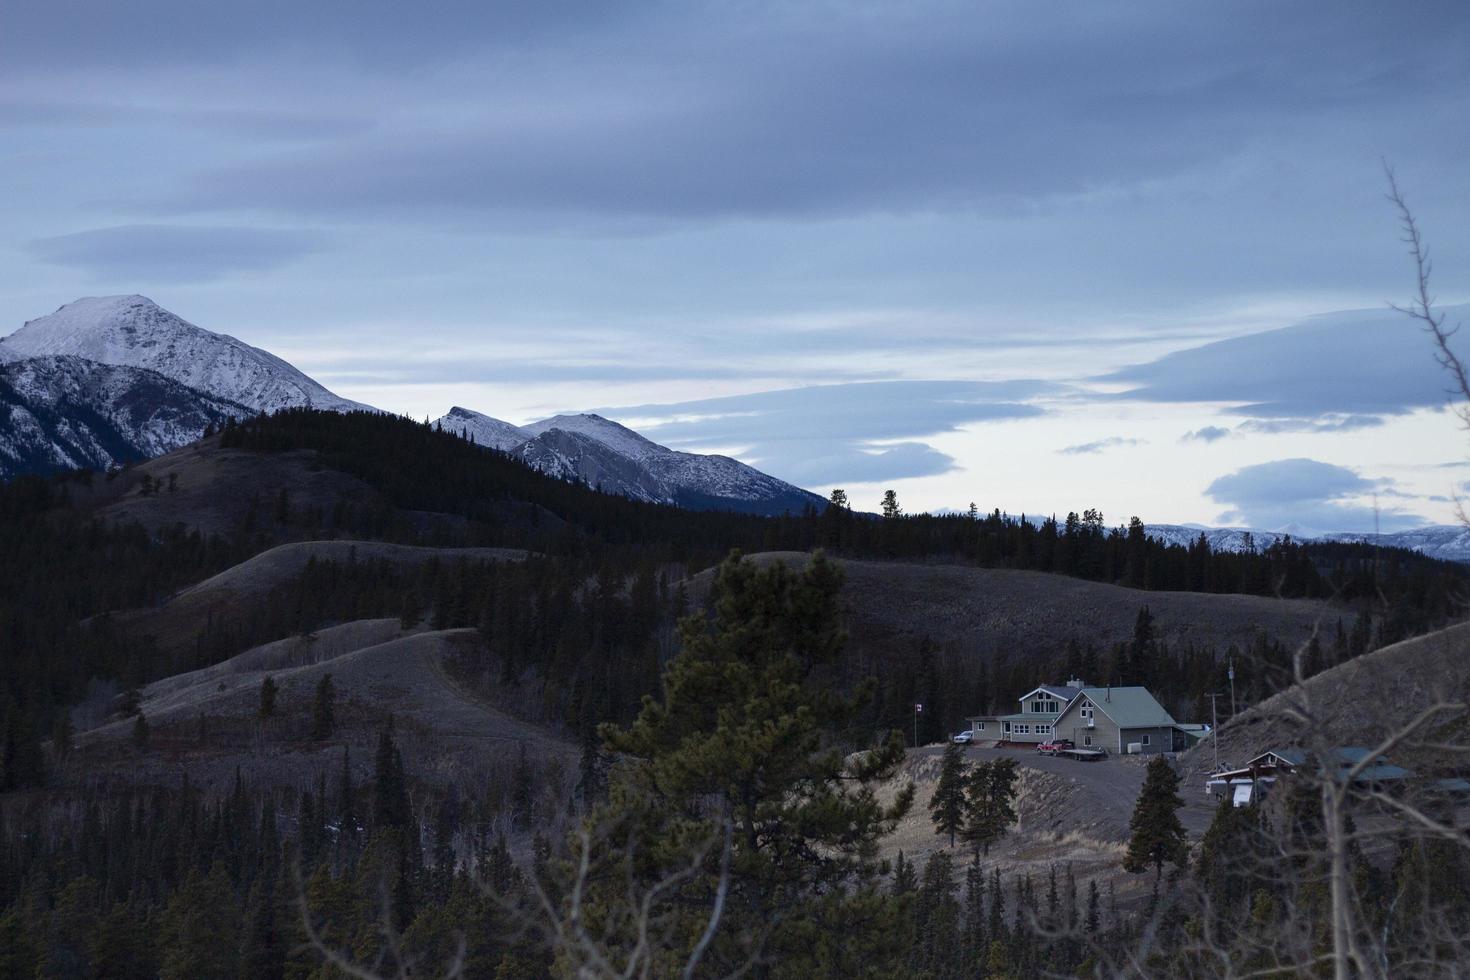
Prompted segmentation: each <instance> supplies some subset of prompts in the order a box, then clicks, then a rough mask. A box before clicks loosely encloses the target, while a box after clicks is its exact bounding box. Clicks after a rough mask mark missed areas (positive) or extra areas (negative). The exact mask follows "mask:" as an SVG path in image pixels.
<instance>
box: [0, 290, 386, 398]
mask: <svg viewBox="0 0 1470 980" xmlns="http://www.w3.org/2000/svg"><path fill="white" fill-rule="evenodd" d="M0 350H3V351H4V352H5V354H3V355H0V360H15V359H18V358H30V357H46V356H53V355H55V356H69V357H80V358H84V359H86V360H89V361H96V362H98V363H99V364H112V365H117V366H120V367H137V368H147V369H149V370H153V371H157V372H158V373H159V374H162V375H163V376H164V377H166V378H170V379H172V380H174V381H177V382H179V383H180V384H183V385H187V386H188V387H190V388H195V389H198V390H200V391H203V392H207V393H208V394H210V395H213V396H215V397H217V398H223V399H225V400H227V401H231V402H237V403H239V404H241V405H244V406H246V407H247V408H250V409H253V410H255V411H275V410H277V409H281V408H291V407H296V406H302V405H311V406H314V407H316V408H326V409H333V410H336V411H350V410H353V409H365V408H367V407H368V406H366V405H360V404H358V403H357V402H352V401H348V400H347V399H345V398H339V397H338V396H337V395H334V394H333V393H332V392H330V391H328V390H327V389H326V388H324V387H322V386H321V385H320V384H318V383H317V382H315V381H313V380H312V379H311V378H309V377H307V376H306V375H304V374H302V373H301V372H300V371H298V370H296V368H294V367H292V366H291V365H290V364H287V363H286V362H285V361H283V360H281V359H280V358H278V357H276V356H275V355H273V354H270V353H267V352H266V351H263V350H260V349H258V348H255V347H251V346H250V345H249V344H247V343H245V342H244V341H241V340H237V339H235V338H234V337H230V336H228V335H226V334H218V333H213V332H212V331H209V330H205V329H204V328H202V327H197V326H195V325H194V324H192V323H190V322H188V321H187V320H185V319H183V318H182V317H179V316H176V315H175V314H173V313H170V312H169V311H168V310H166V309H164V308H163V307H161V306H159V305H158V304H157V303H155V302H153V300H151V299H149V298H148V297H146V296H140V295H138V294H136V293H133V294H129V295H121V296H85V297H83V298H81V299H78V300H76V301H74V302H71V303H67V304H66V305H65V306H63V307H61V308H60V309H58V310H57V311H56V312H55V313H52V314H50V315H48V316H43V317H39V318H37V319H35V320H30V321H27V322H26V324H25V326H23V327H21V328H20V329H19V330H17V331H16V332H15V333H13V334H11V335H10V336H9V337H6V338H4V339H3V340H0ZM6 355H13V356H6Z"/></svg>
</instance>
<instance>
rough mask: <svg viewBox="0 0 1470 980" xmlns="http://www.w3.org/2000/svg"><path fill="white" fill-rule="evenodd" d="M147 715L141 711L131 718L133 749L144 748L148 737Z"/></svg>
mask: <svg viewBox="0 0 1470 980" xmlns="http://www.w3.org/2000/svg"><path fill="white" fill-rule="evenodd" d="M149 734H150V733H149V730H148V717H147V716H146V715H144V714H143V712H141V711H140V712H138V714H137V717H135V718H134V719H133V734H132V742H133V748H135V749H146V748H147V747H148V739H149Z"/></svg>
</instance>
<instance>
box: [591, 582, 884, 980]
mask: <svg viewBox="0 0 1470 980" xmlns="http://www.w3.org/2000/svg"><path fill="white" fill-rule="evenodd" d="M841 582H842V576H841V573H840V571H839V570H838V568H837V567H836V566H835V565H834V564H833V563H832V562H830V561H829V560H827V559H826V558H825V557H824V556H822V555H821V554H817V555H816V556H814V557H813V559H812V560H811V562H810V565H809V566H808V568H807V569H806V571H805V572H801V573H795V572H792V571H791V570H789V569H788V568H787V567H786V566H784V565H781V564H777V565H773V566H769V567H766V568H760V567H757V566H756V565H754V564H753V563H751V562H747V561H744V560H743V559H741V557H740V556H739V555H738V554H735V555H732V556H731V557H730V558H729V559H728V560H727V561H726V562H725V563H724V564H722V565H721V567H720V569H719V572H718V574H717V575H716V578H715V587H714V592H713V595H714V598H715V614H714V616H713V618H712V619H707V618H706V617H704V616H701V615H694V616H691V617H689V618H687V619H685V620H684V622H683V623H682V624H681V627H680V638H681V640H682V647H683V649H682V650H681V652H680V653H679V654H678V655H677V656H676V657H675V658H674V659H673V660H672V661H671V662H670V664H669V666H668V668H667V670H666V672H665V675H664V684H663V697H662V698H661V699H659V700H654V699H652V698H646V699H645V700H644V704H643V709H642V711H641V712H640V714H639V716H638V718H637V720H636V721H635V722H634V723H633V725H632V726H631V727H630V728H628V729H625V730H618V729H616V728H612V727H605V728H604V737H605V739H606V740H607V742H608V746H609V748H610V749H611V750H613V751H615V752H618V753H620V754H621V755H622V760H623V761H622V762H621V763H620V765H619V768H618V769H617V770H616V771H615V782H614V785H613V787H612V791H611V793H610V796H609V803H608V804H607V805H605V806H604V807H601V808H599V811H598V812H597V813H596V814H595V815H594V822H595V823H596V824H599V825H602V826H617V827H622V828H625V829H624V830H623V831H622V833H621V834H619V835H618V836H617V837H609V841H608V843H609V846H608V847H606V848H605V849H604V851H605V853H604V854H603V855H602V862H599V863H600V864H606V863H607V862H609V861H611V862H613V864H612V866H611V867H610V868H608V871H607V874H608V878H607V886H606V890H605V891H599V892H598V894H596V895H594V896H589V901H591V900H599V902H598V904H599V906H600V907H601V908H603V909H604V913H605V914H610V915H612V918H611V919H610V920H609V921H611V922H613V923H618V924H620V925H621V927H622V928H625V929H626V928H630V927H634V926H635V918H637V917H639V913H638V912H637V910H635V909H632V908H628V907H627V906H626V905H624V904H621V903H624V902H625V901H626V900H625V898H624V896H626V895H627V894H628V888H629V877H628V876H629V875H630V874H632V875H634V876H635V879H634V880H635V881H639V880H641V881H645V882H647V881H649V880H650V879H653V880H661V879H663V878H664V876H666V875H668V874H670V873H671V872H673V871H674V870H675V869H677V868H682V867H686V866H688V862H689V860H690V857H689V854H690V850H689V849H690V848H691V847H694V848H696V850H695V851H694V853H696V854H701V853H702V854H705V855H706V857H705V859H704V860H703V861H701V862H700V866H701V869H702V871H701V873H700V874H699V875H697V876H696V877H695V878H694V879H691V880H689V881H688V882H687V884H685V885H684V886H683V887H680V888H675V889H669V890H668V898H667V899H665V900H661V901H660V902H659V903H658V904H657V906H656V907H655V908H654V909H653V910H652V911H651V912H650V914H657V915H658V916H659V917H660V918H661V919H662V920H664V921H668V920H672V921H673V922H676V923H678V922H682V923H684V924H685V928H681V929H676V931H675V933H674V934H675V935H680V936H684V937H687V938H686V939H684V940H682V941H683V942H688V943H691V944H692V943H693V941H694V940H695V939H696V938H698V936H699V935H700V931H701V929H703V928H704V927H705V924H706V922H707V920H708V915H709V908H710V905H709V901H708V899H709V896H710V895H711V894H712V890H713V889H714V887H715V877H716V876H717V875H718V869H719V868H720V867H722V866H724V865H725V858H724V857H722V855H723V854H725V853H728V854H729V859H728V872H727V873H728V883H729V887H728V892H727V897H726V905H725V907H724V911H723V916H722V918H721V920H720V922H719V928H718V929H717V930H716V933H715V934H714V935H713V936H712V937H711V941H710V944H709V946H708V947H707V949H706V952H705V953H704V959H703V961H702V965H701V972H704V971H708V972H710V973H712V974H721V973H724V972H727V971H729V970H731V969H740V968H742V967H743V966H744V965H746V964H748V961H749V948H750V947H749V945H748V944H749V943H750V942H751V941H752V939H754V940H755V941H757V942H758V943H759V944H760V946H761V947H762V948H763V949H765V950H766V955H767V956H768V957H770V958H772V959H779V960H780V961H781V962H782V972H783V973H790V974H791V975H802V974H803V972H807V973H809V972H811V971H813V970H817V971H820V970H823V969H825V968H826V967H825V966H823V963H825V962H826V960H824V959H823V957H824V956H826V955H827V952H828V951H830V947H814V945H813V943H812V941H811V939H812V935H813V933H812V928H813V926H814V924H815V923H817V922H820V923H821V929H822V930H823V934H827V935H834V936H842V937H843V938H844V941H845V942H846V948H845V950H844V951H843V953H842V956H843V957H844V958H845V959H848V960H853V961H856V962H862V961H863V960H864V959H869V960H871V962H870V963H869V964H868V968H881V966H880V965H881V964H883V963H896V962H897V961H898V960H899V958H900V957H901V955H902V953H901V951H899V950H895V949H893V948H891V946H890V945H889V944H888V943H886V942H884V941H883V939H882V935H883V932H884V931H885V929H887V928H898V925H897V923H898V914H899V912H900V910H901V907H902V906H901V903H900V900H898V899H895V898H893V897H892V896H891V895H889V894H885V893H884V892H883V891H881V890H880V889H879V888H878V884H877V881H876V873H877V870H878V863H877V846H878V842H879V840H880V839H881V838H882V837H884V836H885V835H887V834H888V833H891V832H892V830H893V828H894V826H895V825H896V824H897V821H898V820H899V819H900V818H901V817H902V816H903V815H904V814H905V813H906V812H907V811H908V809H909V808H910V806H911V805H912V802H913V792H912V788H911V787H909V788H906V789H904V790H902V791H900V793H899V794H898V798H897V799H896V800H895V801H894V802H893V803H892V804H886V805H885V804H884V803H881V802H880V801H879V800H878V798H877V796H876V793H875V786H876V784H877V782H878V781H879V780H882V779H886V778H888V777H890V776H891V775H892V773H893V772H894V771H895V769H896V768H897V766H898V764H899V763H900V762H901V761H902V759H903V755H904V750H903V740H902V736H901V735H899V734H898V733H897V732H893V733H890V737H889V738H888V740H887V741H886V742H885V743H883V745H882V746H881V747H880V748H878V749H873V750H869V751H867V752H860V753H857V754H855V755H854V754H852V753H850V751H849V749H850V746H847V745H844V744H842V743H840V742H836V741H834V740H833V738H832V733H833V732H839V731H844V730H847V729H848V726H849V725H850V724H851V719H852V718H853V717H854V716H855V715H856V713H857V712H858V711H859V710H860V709H861V708H862V707H863V705H864V703H865V700H866V693H867V692H866V691H864V692H861V693H860V695H859V696H858V697H857V698H854V697H852V696H850V695H845V694H843V693H841V692H840V691H838V690H837V689H836V688H834V686H833V685H831V684H827V683H822V682H821V681H820V677H821V676H822V673H821V672H822V671H823V670H824V669H829V668H830V667H831V666H832V665H834V664H836V663H837V662H838V660H839V658H840V656H841V652H842V648H843V642H844V637H843V635H842V632H841V630H840V628H839V615H840V610H839V600H838V597H839V590H840V588H841ZM630 829H631V831H632V833H631V836H630ZM722 839H723V840H728V841H729V844H728V847H729V851H728V852H726V851H724V847H723V846H721V845H719V844H718V843H716V844H714V845H713V846H711V844H710V843H709V842H719V841H721V840H722ZM624 841H626V842H627V843H626V844H625V843H622V842H624ZM599 880H600V876H599ZM661 894H662V893H661ZM858 922H863V923H864V924H865V927H864V928H859V927H858V926H857V923H858ZM885 922H886V923H888V925H887V926H885V925H884V923H885ZM672 952H673V955H674V956H675V957H679V956H681V955H682V954H683V952H684V950H683V949H675V950H673V951H672ZM756 972H757V973H758V974H760V973H766V972H769V971H768V968H765V967H763V966H761V965H759V964H758V965H757V968H756Z"/></svg>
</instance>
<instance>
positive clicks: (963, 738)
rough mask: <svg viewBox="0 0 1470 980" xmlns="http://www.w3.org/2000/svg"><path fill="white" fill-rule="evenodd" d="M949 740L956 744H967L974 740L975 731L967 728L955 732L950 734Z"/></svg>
mask: <svg viewBox="0 0 1470 980" xmlns="http://www.w3.org/2000/svg"><path fill="white" fill-rule="evenodd" d="M949 740H950V741H951V742H953V743H955V744H956V745H969V744H970V743H971V742H973V741H975V733H974V732H972V731H970V730H969V729H966V730H965V731H963V732H956V733H955V734H953V735H951V736H950V737H949Z"/></svg>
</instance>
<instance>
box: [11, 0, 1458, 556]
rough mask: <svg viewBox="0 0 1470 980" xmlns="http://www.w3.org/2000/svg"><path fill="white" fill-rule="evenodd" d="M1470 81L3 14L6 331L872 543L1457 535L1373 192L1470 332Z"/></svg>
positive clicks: (68, 0)
mask: <svg viewBox="0 0 1470 980" xmlns="http://www.w3.org/2000/svg"><path fill="white" fill-rule="evenodd" d="M1466 51H1470V9H1467V8H1466V6H1465V4H1464V3H1463V2H1444V3H1417V2H1410V3H1403V4H1392V5H1390V4H1384V3H1381V2H1352V0H1332V2H1326V0H1323V2H1318V3H1311V2H1302V3H1290V4H1283V3H1280V2H1276V0H1272V2H1262V3H1229V2H1225V3H1211V4H1184V3H1179V2H1177V0H1160V2H1126V3H1125V2H1119V3H1097V2H1095V0H1086V2H1066V0H1059V2H1051V3H1045V4H1038V3H1035V2H1031V0H1021V2H1014V3H996V2H974V0H968V2H955V3H946V2H929V0H904V2H872V3H866V2H836V0H810V2H804V3H790V2H770V3H766V2H759V0H722V2H710V3H704V2H699V0H682V2H678V3H673V2H659V3H632V2H630V3H607V2H603V0H596V2H559V0H530V2H524V3H521V2H514V3H512V2H496V0H440V2H436V3H433V4H411V3H406V2H394V0H358V2H353V3H344V2H317V0H252V2H248V3H231V4H212V3H200V2H198V0H9V2H7V3H6V4H5V5H4V7H3V10H0V187H3V188H4V194H3V195H0V209H3V215H4V220H3V221H0V256H3V261H0V332H8V330H10V329H13V328H16V327H19V326H20V324H21V323H22V322H23V321H24V320H26V319H28V318H31V317H35V316H38V315H41V314H43V313H47V312H50V311H51V310H53V309H55V308H56V307H57V306H59V305H61V304H62V303H64V302H67V301H69V300H71V299H74V298H76V297H78V296H82V295H98V294H106V293H119V292H127V293H132V292H139V293H144V294H146V295H148V296H150V297H152V298H153V299H155V300H156V301H158V302H159V303H160V304H162V305H163V306H165V307H167V308H169V309H171V310H173V311H174V312H176V313H178V314H180V315H181V316H184V317H185V318H186V319H189V320H191V321H193V322H195V323H197V324H199V325H201V326H204V327H208V328H210V329H214V330H219V331H223V332H227V333H232V334H234V335H236V336H239V337H241V338H243V339H245V340H248V341H250V342H251V343H254V344H257V345H260V346H263V347H267V348H269V349H271V350H273V351H275V352H276V353H279V354H281V355H282V356H285V357H287V358H288V359H290V360H292V361H293V362H294V363H296V364H297V365H298V366H300V367H302V368H303V369H304V370H306V371H308V372H309V373H311V374H313V375H314V376H316V377H317V378H319V379H320V380H322V381H323V382H325V383H326V384H328V385H329V386H330V387H332V388H334V389H335V390H337V391H338V392H340V393H341V394H343V395H347V396H349V397H352V398H357V399H360V400H363V401H367V402H370V403H372V404H375V405H378V406H380V407H383V408H387V409H391V410H395V411H400V412H407V413H411V414H414V415H424V414H432V415H438V414H441V413H442V412H444V411H446V410H447V409H448V408H449V407H450V406H451V405H455V404H459V405H465V406H467V407H471V408H475V409H479V410H481V411H484V412H487V413H489V414H492V415H497V416H499V417H502V418H506V419H508V420H510V421H515V422H525V421H529V420H532V419H534V418H538V417H541V416H544V415H548V414H552V413H555V412H558V411H564V410H588V409H591V410H601V411H604V412H605V413H606V414H610V415H612V416H614V417H616V418H619V419H621V420H624V421H628V422H631V423H634V424H636V425H638V426H639V427H640V428H642V429H643V430H644V431H645V432H647V433H648V434H650V435H651V436H653V437H655V438H657V439H659V440H661V441H664V442H666V443H668V444H670V445H674V446H678V447H681V448H693V449H718V450H723V451H727V452H731V453H733V454H737V455H739V456H740V457H741V458H744V459H746V460H747V461H750V462H753V463H755V464H756V465H759V466H761V467H762V468H764V469H767V470H769V471H770V472H772V473H774V474H776V475H778V476H782V477H785V478H787V479H790V480H793V481H796V482H800V483H802V484H804V485H807V486H810V487H812V488H813V489H817V490H819V491H825V490H827V489H829V488H831V487H833V486H839V485H840V486H844V487H846V488H847V489H848V490H849V493H850V494H851V495H852V496H853V497H854V499H855V501H856V502H857V503H858V504H859V505H861V506H865V507H875V506H876V503H877V499H878V497H879V496H880V494H881V491H882V489H883V488H884V487H889V486H891V487H894V488H896V489H897V490H898V491H899V495H900V499H901V500H902V502H903V503H904V504H905V505H906V507H907V508H908V509H910V510H920V509H937V508H943V507H954V508H962V507H965V506H967V505H968V504H969V502H970V501H972V500H973V501H975V502H976V503H977V504H978V505H979V506H980V507H982V508H987V509H988V508H991V507H1001V508H1003V509H1006V510H1008V511H1011V512H1016V511H1021V510H1025V511H1027V512H1030V513H1035V512H1051V511H1055V512H1058V513H1065V512H1066V511H1067V510H1068V509H1077V510H1081V509H1082V508H1084V507H1089V506H1094V507H1100V508H1102V510H1103V511H1104V514H1105V515H1106V516H1107V518H1108V519H1109V520H1110V521H1118V520H1123V519H1126V517H1127V515H1129V514H1134V513H1137V514H1139V515H1140V516H1142V517H1143V518H1144V519H1145V520H1146V521H1155V522H1203V523H1233V524H1251V525H1254V526H1259V527H1278V526H1283V525H1287V524H1293V523H1294V524H1298V525H1302V526H1306V527H1310V528H1322V529H1361V528H1371V527H1372V526H1373V525H1374V523H1375V522H1377V523H1378V524H1379V525H1380V526H1383V527H1402V526H1410V525H1413V524H1416V523H1422V522H1425V521H1430V522H1443V521H1446V520H1448V519H1449V517H1450V515H1451V507H1452V505H1451V503H1450V498H1451V497H1452V496H1453V495H1454V494H1455V493H1456V492H1458V491H1459V490H1460V489H1461V488H1462V487H1463V486H1464V485H1465V484H1466V483H1467V481H1470V465H1465V461H1466V458H1467V453H1470V438H1467V436H1466V435H1465V434H1464V433H1461V432H1459V431H1457V429H1456V428H1455V426H1454V423H1453V419H1452V418H1451V417H1450V416H1449V415H1448V414H1447V413H1445V412H1444V411H1442V408H1443V405H1444V393H1443V387H1444V380H1443V379H1442V378H1441V377H1440V376H1439V375H1438V374H1437V373H1436V368H1435V365H1434V363H1433V361H1432V360H1431V358H1430V352H1429V348H1428V345H1427V341H1426V340H1425V338H1424V337H1423V336H1422V335H1420V334H1417V333H1416V332H1415V330H1414V327H1413V326H1412V324H1410V323H1409V322H1408V321H1406V320H1404V319H1402V318H1399V317H1396V316H1395V315H1394V314H1392V313H1389V312H1386V308H1385V307H1386V303H1388V302H1389V301H1397V300H1403V299H1406V298H1407V294H1408V288H1409V286H1410V284H1411V269H1410V266H1409V265H1408V261H1407V259H1406V257H1405V254H1404V250H1403V247H1402V245H1401V243H1400V242H1399V240H1398V231H1397V227H1396V219H1395V215H1394V213H1393V211H1392V210H1391V208H1390V207H1389V206H1388V205H1387V203H1386V202H1385V201H1384V199H1383V194H1384V190H1385V182H1384V177H1383V171H1382V164H1383V161H1384V160H1385V159H1387V160H1388V161H1390V162H1391V163H1392V164H1393V166H1394V167H1395V168H1396V170H1397V173H1398V176H1399V179H1400V180H1401V182H1402V184H1403V185H1404V188H1405V190H1406V193H1407V194H1408V195H1409V197H1410V199H1411V202H1412V204H1413V205H1414V207H1415V209H1416V211H1417V212H1418V214H1419V216H1420V218H1421V221H1422V224H1423V226H1424V230H1425V232H1426V234H1427V235H1428V237H1429V239H1430V242H1431V244H1432V246H1433V248H1434V251H1435V257H1436V260H1437V275H1438V279H1437V283H1436V285H1437V288H1438V292H1439V297H1440V299H1441V300H1442V301H1444V302H1445V303H1446V304H1458V303H1464V302H1465V301H1466V300H1467V299H1470V195H1467V193H1466V190H1467V188H1466V177H1467V167H1466V160H1467V159H1470V59H1467V58H1466V57H1465V52H1466ZM1467 336H1470V335H1467Z"/></svg>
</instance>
